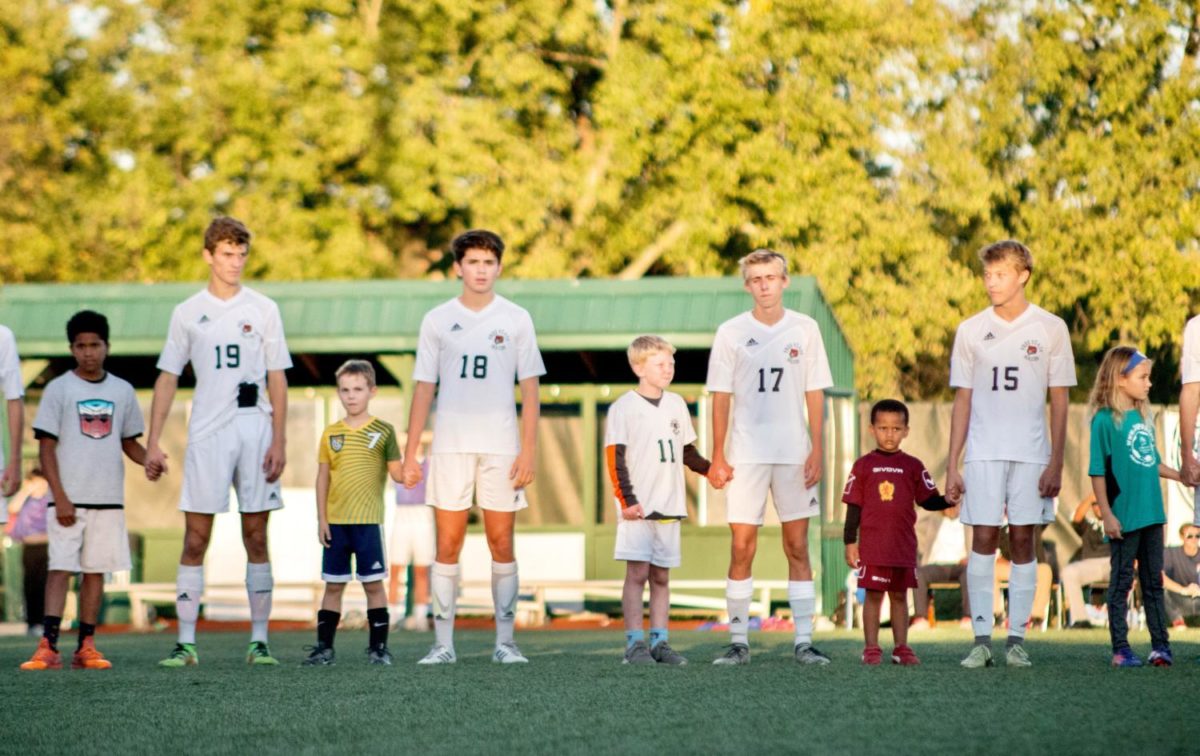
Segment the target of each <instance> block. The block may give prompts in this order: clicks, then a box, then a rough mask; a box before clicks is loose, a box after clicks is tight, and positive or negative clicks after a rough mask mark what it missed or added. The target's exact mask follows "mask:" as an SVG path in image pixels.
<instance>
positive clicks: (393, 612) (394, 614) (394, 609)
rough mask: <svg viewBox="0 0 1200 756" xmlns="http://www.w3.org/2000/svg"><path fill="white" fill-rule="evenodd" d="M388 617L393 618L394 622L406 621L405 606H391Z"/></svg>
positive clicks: (389, 606)
mask: <svg viewBox="0 0 1200 756" xmlns="http://www.w3.org/2000/svg"><path fill="white" fill-rule="evenodd" d="M388 616H390V617H391V618H392V621H393V622H394V621H396V620H402V619H404V604H389V605H388Z"/></svg>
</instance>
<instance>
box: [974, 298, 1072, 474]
mask: <svg viewBox="0 0 1200 756" xmlns="http://www.w3.org/2000/svg"><path fill="white" fill-rule="evenodd" d="M950 385H951V386H952V387H954V388H967V389H971V419H970V423H969V425H968V429H967V448H966V455H965V457H964V460H965V461H967V462H976V461H985V460H993V461H1003V462H1027V463H1032V464H1040V465H1044V464H1048V463H1049V462H1050V438H1049V433H1048V431H1047V428H1046V392H1047V390H1048V389H1050V388H1055V387H1064V386H1074V385H1075V357H1074V354H1073V353H1072V351H1071V339H1070V335H1069V333H1068V332H1067V324H1066V323H1065V322H1063V319H1062V318H1060V317H1058V316H1056V315H1051V314H1050V313H1048V312H1046V311H1045V310H1043V309H1042V308H1040V307H1038V306H1036V305H1032V304H1031V305H1029V306H1028V307H1027V308H1026V309H1025V312H1023V313H1021V314H1020V315H1019V316H1018V317H1017V318H1016V319H1015V320H1013V321H1011V322H1009V321H1006V320H1004V319H1002V318H1000V317H999V316H997V315H996V313H995V310H993V309H992V308H990V307H989V308H988V309H986V310H984V311H983V312H980V313H978V314H977V315H974V316H972V317H970V318H968V319H967V320H965V321H963V322H962V324H961V325H959V327H958V333H957V334H956V335H955V337H954V351H953V353H952V355H951V357H950Z"/></svg>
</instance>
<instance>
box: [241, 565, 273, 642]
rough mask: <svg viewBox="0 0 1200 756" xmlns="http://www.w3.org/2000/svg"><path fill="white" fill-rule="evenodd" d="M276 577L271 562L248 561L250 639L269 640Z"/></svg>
mask: <svg viewBox="0 0 1200 756" xmlns="http://www.w3.org/2000/svg"><path fill="white" fill-rule="evenodd" d="M274 589H275V579H274V578H273V577H271V563H270V562H263V563H261V564H253V563H250V562H247V563H246V595H247V596H248V597H249V598H250V641H251V642H253V641H262V642H263V643H266V642H267V622H268V621H269V620H270V619H271V597H272V591H274Z"/></svg>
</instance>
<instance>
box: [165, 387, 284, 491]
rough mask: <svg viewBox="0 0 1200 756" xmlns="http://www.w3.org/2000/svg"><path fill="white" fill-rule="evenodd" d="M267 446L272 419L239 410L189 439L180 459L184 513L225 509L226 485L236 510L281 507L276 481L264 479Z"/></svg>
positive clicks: (256, 412)
mask: <svg viewBox="0 0 1200 756" xmlns="http://www.w3.org/2000/svg"><path fill="white" fill-rule="evenodd" d="M269 448H271V418H270V416H269V415H265V414H263V413H262V412H261V411H260V410H258V409H255V408H250V409H247V410H241V411H239V412H238V413H237V415H236V416H235V417H234V420H233V422H231V423H229V424H228V425H226V426H225V427H224V428H221V429H220V430H219V431H217V432H216V433H213V434H211V435H209V436H207V437H206V438H203V439H201V440H200V441H198V442H192V441H189V442H188V445H187V452H186V454H185V457H184V463H183V492H182V493H181V494H180V496H179V508H180V509H181V510H183V511H184V512H197V513H199V514H221V513H222V512H228V511H229V488H230V486H231V485H232V486H233V488H234V490H235V491H236V492H237V499H238V511H239V512H241V513H243V514H252V513H255V512H270V511H272V510H275V509H281V508H282V507H283V494H282V492H281V490H280V485H279V481H278V480H277V481H275V482H274V483H268V482H267V476H266V473H264V472H263V460H264V459H265V458H266V456H267V450H268V449H269Z"/></svg>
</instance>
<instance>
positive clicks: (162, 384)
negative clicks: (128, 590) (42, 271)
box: [146, 218, 292, 667]
mask: <svg viewBox="0 0 1200 756" xmlns="http://www.w3.org/2000/svg"><path fill="white" fill-rule="evenodd" d="M249 250H250V231H249V230H248V229H247V228H246V227H245V226H244V225H242V223H241V222H240V221H237V220H235V219H233V218H217V219H216V220H214V221H213V222H212V223H211V224H210V225H209V227H208V229H207V230H206V231H205V232H204V261H205V262H206V263H207V264H208V267H209V276H208V286H207V287H205V288H204V289H203V290H201V291H200V292H198V293H196V294H194V295H193V296H191V297H189V298H188V299H186V300H185V301H184V302H183V303H182V304H180V305H179V306H177V307H176V308H175V311H174V312H172V313H171V323H170V325H169V327H168V329H167V343H166V345H165V346H164V347H163V351H162V355H161V356H160V357H159V359H158V369H159V371H160V372H159V375H158V380H157V381H155V384H154V400H153V402H152V403H151V407H150V435H149V438H148V439H147V461H146V470H147V474H148V475H149V474H151V473H153V472H165V471H166V468H167V455H166V454H164V453H163V451H162V449H161V448H160V447H159V439H160V438H161V436H162V431H163V426H164V425H165V423H166V420H167V415H168V413H169V412H170V409H171V402H172V400H173V399H174V397H175V390H176V388H177V387H178V385H179V376H180V375H181V374H182V373H183V369H184V367H185V366H186V365H187V364H188V363H189V362H190V363H191V364H192V370H193V371H194V372H195V375H196V393H195V397H194V399H193V400H192V411H191V418H190V420H189V422H188V443H187V453H186V455H185V458H184V464H183V491H182V493H181V494H180V499H179V508H180V509H181V510H183V512H184V518H185V519H184V522H185V528H186V533H185V535H184V540H183V554H182V556H181V557H180V559H179V573H178V577H177V578H176V600H175V608H176V611H177V612H178V614H179V642H178V643H177V644H176V646H175V649H174V650H173V651H172V652H171V654H170V656H168V657H167V658H166V659H164V660H163V661H161V662H160V663H159V664H160V665H161V666H164V667H183V666H189V665H193V664H196V663H198V661H199V657H198V656H197V653H196V621H197V619H198V618H199V613H200V597H201V594H202V593H203V592H204V555H205V552H207V551H208V542H209V538H210V537H211V535H212V527H213V516H214V515H216V514H218V513H221V512H226V511H228V510H229V488H230V485H231V484H232V485H233V487H234V488H236V490H237V499H238V510H239V511H240V512H241V515H242V542H243V543H244V544H245V547H246V562H247V563H246V592H247V595H248V596H249V602H250V622H251V635H250V648H249V650H248V652H247V655H246V661H247V662H248V663H250V664H254V665H264V664H266V665H273V664H277V663H278V662H276V660H275V659H274V658H273V657H272V656H271V653H270V650H269V649H268V647H267V621H268V619H269V618H270V614H271V592H272V588H273V586H274V580H273V579H272V577H271V563H270V558H269V556H268V553H267V518H268V517H269V516H270V513H271V511H272V510H275V509H279V508H281V507H282V506H283V497H282V495H281V493H280V486H279V476H280V475H281V474H282V473H283V467H284V464H285V456H284V447H285V436H284V428H285V426H286V421H287V377H286V375H285V374H284V370H286V369H287V368H290V367H291V366H292V359H291V356H290V355H289V354H288V349H287V342H286V341H285V339H284V334H283V322H282V320H281V319H280V317H279V308H278V307H277V306H276V304H275V303H274V302H273V301H271V300H270V299H268V298H267V297H265V296H263V295H262V294H259V293H258V292H256V291H254V290H252V289H250V288H248V287H245V286H243V285H242V272H243V270H244V269H245V266H246V258H247V256H248V255H249Z"/></svg>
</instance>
